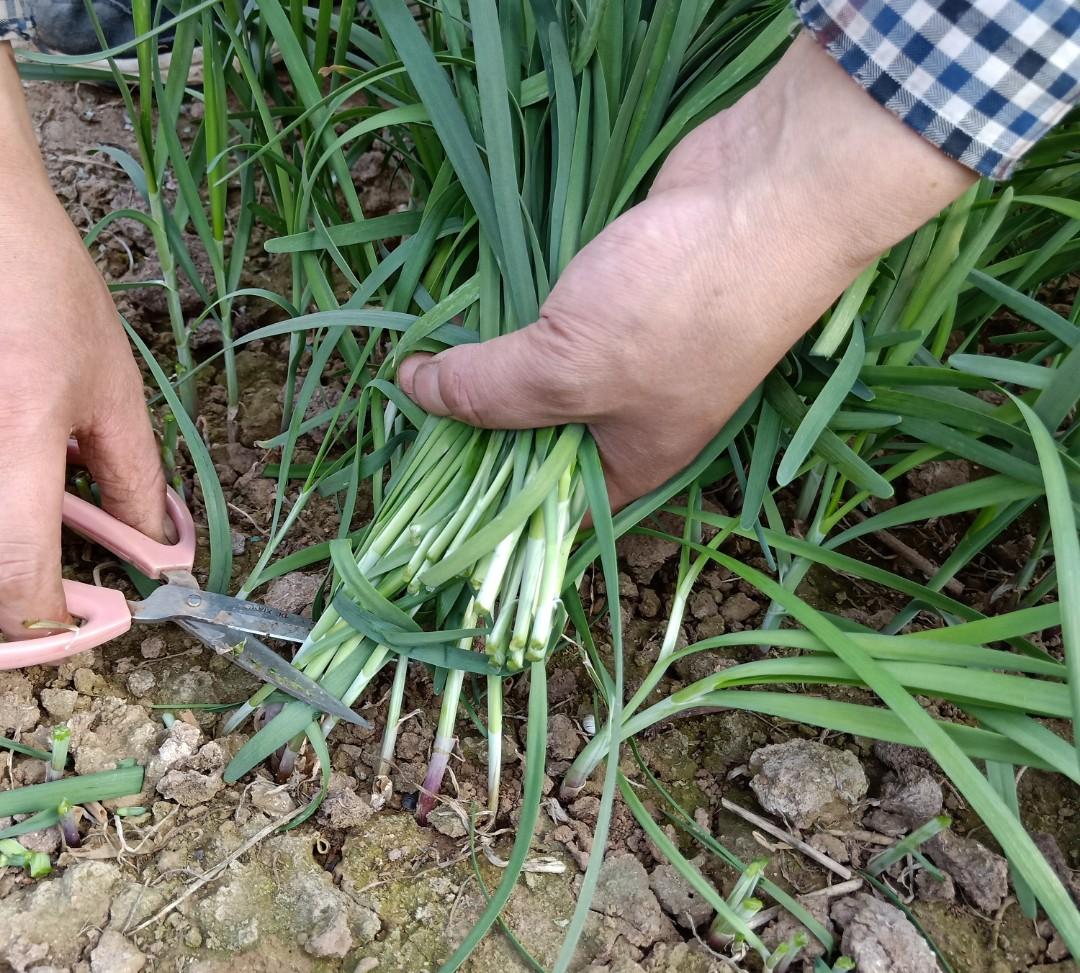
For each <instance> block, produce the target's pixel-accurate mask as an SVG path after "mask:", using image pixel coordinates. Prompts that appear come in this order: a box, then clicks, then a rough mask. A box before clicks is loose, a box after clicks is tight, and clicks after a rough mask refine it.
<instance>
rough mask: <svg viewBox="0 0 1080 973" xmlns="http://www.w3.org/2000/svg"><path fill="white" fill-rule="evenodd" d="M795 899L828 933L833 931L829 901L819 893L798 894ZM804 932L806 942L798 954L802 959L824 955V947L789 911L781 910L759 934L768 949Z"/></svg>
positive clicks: (774, 947)
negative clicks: (778, 916)
mask: <svg viewBox="0 0 1080 973" xmlns="http://www.w3.org/2000/svg"><path fill="white" fill-rule="evenodd" d="M796 901H798V903H799V904H800V905H801V906H802V907H803V908H804V909H806V911H807V912H809V913H810V915H812V916H813V917H814V918H815V919H817V921H818V922H820V923H821V924H822V925H823V926H824V927H825V928H826V929H827V930H828V931H829V932H830V933H831V932H834V931H835V929H834V926H833V923H832V919H831V918H830V917H829V901H828V899H826V898H825V897H824V896H821V895H800V896H798V897H797V899H796ZM800 932H802V933H805V935H806V939H807V944H806V947H805V948H804V949H803V951H802V953H801V954H800V956H801V957H802V958H803V959H804V960H814V959H817V958H818V957H819V956H824V955H825V947H824V946H823V945H822V944H821V943H820V942H818V940H817V939H816V938H815V937H814V935H813V934H812V933H811V932H810V930H809V929H807V928H806V927H805V926H804V925H803V924H802V923H801V922H799V920H798V919H796V918H795V917H794V916H793V915H792V914H791V913H790V912H783V913H781V914H780V918H779V919H777V920H776V922H774V923H771V924H770V925H769V926H768V928H766V929H765V930H764V932H762V934H761V939H762V941H763V942H764V943H765V945H766V946H768V947H769V948H770V949H776V947H777V946H779V945H780V944H781V943H786V942H788V941H789V940H790V939H791V937H792V936H795V935H796V934H798V933H800Z"/></svg>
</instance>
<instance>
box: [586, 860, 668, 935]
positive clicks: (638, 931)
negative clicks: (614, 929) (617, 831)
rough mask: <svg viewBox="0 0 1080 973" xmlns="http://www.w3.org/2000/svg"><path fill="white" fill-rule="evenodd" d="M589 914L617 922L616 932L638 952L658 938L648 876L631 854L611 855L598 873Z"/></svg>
mask: <svg viewBox="0 0 1080 973" xmlns="http://www.w3.org/2000/svg"><path fill="white" fill-rule="evenodd" d="M592 909H593V912H598V913H600V915H603V916H607V917H608V918H610V919H614V920H616V921H617V923H618V926H619V931H620V932H621V934H622V935H623V936H624V937H625V938H626V939H627V941H628V942H630V943H632V944H633V945H634V946H637V947H638V948H640V949H644V948H646V947H648V946H651V945H652V944H653V943H654V942H655V941H656V939H657V937H658V936H659V935H660V931H661V928H662V919H663V913H662V912H661V910H660V903H659V902H658V901H657V899H656V896H655V895H654V894H653V891H652V889H651V888H650V887H649V873H648V872H646V871H645V866H644V865H642V864H641V862H640V861H639V860H638V859H637V858H635V857H634V856H633V855H611V856H609V857H608V858H607V860H606V861H605V862H604V867H603V868H602V869H601V870H600V881H599V883H598V884H597V886H596V895H595V896H594V898H593V901H592Z"/></svg>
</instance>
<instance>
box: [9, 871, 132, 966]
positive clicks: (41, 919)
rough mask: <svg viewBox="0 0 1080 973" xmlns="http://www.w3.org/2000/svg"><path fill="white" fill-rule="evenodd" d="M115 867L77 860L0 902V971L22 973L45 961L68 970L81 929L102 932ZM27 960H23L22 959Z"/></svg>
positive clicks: (115, 881)
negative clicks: (7, 969) (6, 967)
mask: <svg viewBox="0 0 1080 973" xmlns="http://www.w3.org/2000/svg"><path fill="white" fill-rule="evenodd" d="M119 882H120V869H119V868H117V867H116V866H115V865H113V864H110V863H108V862H99V861H81V862H76V863H75V864H74V865H72V866H71V867H70V868H68V869H66V870H65V871H64V872H63V874H62V875H61V876H60V877H59V878H58V879H55V880H53V881H49V882H39V883H37V884H35V885H30V886H27V887H25V888H22V889H19V890H18V891H17V892H14V893H11V894H9V895H7V896H5V897H4V898H3V899H0V969H3V968H4V965H5V963H6V964H9V965H10V966H11V967H13V968H14V969H16V970H24V969H27V968H30V967H33V966H35V965H38V964H39V963H40V962H41V961H43V960H45V959H48V960H50V961H51V962H53V963H55V964H57V965H60V966H71V965H73V964H74V963H75V962H76V961H77V960H78V958H79V954H80V953H81V952H82V949H83V946H84V945H85V939H84V938H83V937H84V936H85V934H86V931H87V930H89V929H93V928H101V927H102V926H103V925H104V923H105V919H106V918H107V916H108V914H109V897H110V895H111V894H112V892H113V889H114V888H115V887H116V885H117V884H118V883H119ZM28 957H29V958H31V962H29V963H28V962H27V958H28Z"/></svg>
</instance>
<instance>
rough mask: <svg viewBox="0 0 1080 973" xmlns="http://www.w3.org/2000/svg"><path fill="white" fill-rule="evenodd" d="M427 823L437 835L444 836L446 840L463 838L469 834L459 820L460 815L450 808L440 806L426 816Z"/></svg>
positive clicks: (463, 823) (462, 822)
mask: <svg viewBox="0 0 1080 973" xmlns="http://www.w3.org/2000/svg"><path fill="white" fill-rule="evenodd" d="M428 821H429V822H430V824H431V826H432V827H433V828H434V829H435V830H436V831H438V832H439V834H444V835H446V836H447V837H448V838H464V837H465V835H467V834H468V833H469V829H468V828H467V827H465V822H464V821H462V820H461V815H460V814H458V813H457V811H455V810H454V809H453V808H452V807H446V806H445V805H442V806H440V807H437V808H435V810H433V811H432V812H431V813H430V814H429V815H428Z"/></svg>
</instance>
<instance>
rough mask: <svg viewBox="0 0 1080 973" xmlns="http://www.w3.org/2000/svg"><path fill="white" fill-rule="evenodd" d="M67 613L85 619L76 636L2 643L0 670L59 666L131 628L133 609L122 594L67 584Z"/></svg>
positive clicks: (64, 633) (62, 633) (75, 583)
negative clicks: (54, 664) (69, 657)
mask: <svg viewBox="0 0 1080 973" xmlns="http://www.w3.org/2000/svg"><path fill="white" fill-rule="evenodd" d="M63 584H64V598H65V599H66V601H67V607H68V611H69V612H70V613H71V614H72V616H73V617H75V618H81V619H83V623H82V625H80V626H79V628H78V630H77V631H74V632H61V633H60V634H59V635H49V636H46V637H45V638H40V639H24V640H23V641H21V642H0V669H21V668H22V667H23V666H40V665H48V664H50V663H56V662H60V661H61V660H62V659H66V658H67V657H68V656H71V655H77V654H78V653H79V652H85V651H86V650H87V649H92V648H95V647H96V646H98V645H104V644H105V643H106V642H108V641H109V640H110V639H114V638H116V637H117V636H118V635H123V634H124V633H125V632H126V631H127V630H128V629H130V628H131V609H130V608H128V603H127V599H126V598H125V597H124V593H123V592H122V591H117V590H116V589H115V588H99V587H98V586H97V585H92V584H82V583H80V582H78V581H65V582H64V583H63Z"/></svg>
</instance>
